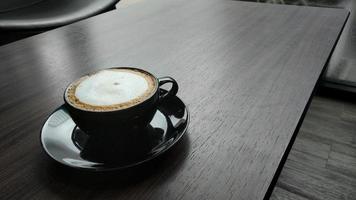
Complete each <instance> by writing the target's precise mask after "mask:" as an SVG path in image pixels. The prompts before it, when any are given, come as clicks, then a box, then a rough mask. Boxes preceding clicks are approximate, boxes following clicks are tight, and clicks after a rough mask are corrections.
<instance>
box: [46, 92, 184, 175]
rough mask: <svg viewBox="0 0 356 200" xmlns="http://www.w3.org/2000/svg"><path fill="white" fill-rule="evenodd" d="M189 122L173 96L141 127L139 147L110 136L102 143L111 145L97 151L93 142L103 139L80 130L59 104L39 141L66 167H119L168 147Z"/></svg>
mask: <svg viewBox="0 0 356 200" xmlns="http://www.w3.org/2000/svg"><path fill="white" fill-rule="evenodd" d="M188 123H189V113H188V110H187V108H186V106H185V104H184V103H183V102H182V101H181V100H180V99H179V98H178V97H173V98H171V99H169V100H167V101H165V102H162V103H161V104H160V106H159V107H158V110H157V112H156V114H155V116H154V118H153V119H152V121H151V122H150V124H149V126H148V127H147V128H146V129H144V130H142V133H143V134H142V135H145V136H146V137H141V141H138V142H144V144H145V145H143V146H142V148H137V147H136V148H135V149H129V148H127V147H124V148H123V147H122V146H121V147H120V143H116V142H115V140H110V139H109V140H106V142H107V141H112V142H108V143H105V145H104V146H109V147H110V148H107V149H108V150H107V151H105V150H104V151H103V152H105V153H104V154H103V153H101V154H98V153H97V152H98V151H97V150H95V151H93V150H92V149H97V148H95V146H97V144H100V142H102V139H101V138H102V137H101V138H99V137H98V138H95V136H88V135H87V134H85V133H84V132H83V131H81V130H80V129H79V128H78V127H77V126H76V125H75V123H74V122H73V120H72V119H71V117H70V115H69V114H68V112H67V110H66V108H65V107H64V106H61V107H59V108H58V109H57V110H56V111H55V112H54V113H52V114H51V115H50V117H49V118H48V119H47V121H46V122H45V124H44V125H43V127H42V131H41V143H42V147H43V149H44V150H45V152H46V153H47V154H48V155H49V156H50V157H51V158H53V159H54V160H55V161H57V162H59V163H61V164H63V165H66V166H68V167H72V168H76V169H83V170H90V171H110V170H118V169H123V168H128V167H132V166H135V165H138V164H140V163H143V162H146V161H149V160H151V159H153V158H155V157H157V156H158V155H160V154H162V153H163V152H165V151H167V150H168V149H169V148H170V147H172V146H173V145H174V144H175V143H177V141H179V139H180V138H181V137H182V136H183V135H184V133H185V132H186V130H187V127H188ZM140 134H141V133H140ZM124 142H126V141H124ZM127 142H130V141H127ZM110 143H111V144H110ZM93 146H94V147H93ZM135 146H140V145H135ZM140 147H141V146H140Z"/></svg>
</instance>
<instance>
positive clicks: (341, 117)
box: [270, 89, 356, 200]
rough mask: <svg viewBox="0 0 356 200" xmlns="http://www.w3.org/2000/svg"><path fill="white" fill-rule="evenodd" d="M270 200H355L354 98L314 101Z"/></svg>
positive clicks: (329, 93)
mask: <svg viewBox="0 0 356 200" xmlns="http://www.w3.org/2000/svg"><path fill="white" fill-rule="evenodd" d="M336 97H337V98H336ZM270 199H272V200H282V199H283V200H307V199H310V200H329V199H347V200H350V199H355V200H356V95H355V94H351V93H345V92H340V91H333V90H330V89H322V90H321V91H320V92H318V94H317V95H316V96H315V97H314V98H313V100H312V103H311V105H310V108H309V110H308V112H307V115H306V117H305V119H304V122H303V124H302V127H301V129H300V131H299V133H298V136H297V138H296V141H295V143H294V145H293V147H292V150H291V152H290V154H289V156H288V159H287V161H286V163H285V165H284V167H283V170H282V172H281V175H280V176H279V179H278V181H277V184H276V187H275V188H274V191H273V193H272V196H271V198H270Z"/></svg>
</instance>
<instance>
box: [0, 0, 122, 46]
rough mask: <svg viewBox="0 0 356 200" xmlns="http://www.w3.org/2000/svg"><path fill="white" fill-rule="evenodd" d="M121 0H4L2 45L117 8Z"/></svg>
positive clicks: (0, 26)
mask: <svg viewBox="0 0 356 200" xmlns="http://www.w3.org/2000/svg"><path fill="white" fill-rule="evenodd" d="M118 1H119V0H1V1H0V38H1V39H0V45H1V44H5V43H8V42H11V41H14V40H17V39H20V38H23V37H27V36H30V35H34V34H37V33H40V32H43V31H46V30H50V29H53V28H57V27H60V26H63V25H67V24H70V23H73V22H76V21H79V20H82V19H85V18H88V17H91V16H94V15H97V14H100V13H103V12H107V11H109V10H113V9H115V4H116V3H117V2H118Z"/></svg>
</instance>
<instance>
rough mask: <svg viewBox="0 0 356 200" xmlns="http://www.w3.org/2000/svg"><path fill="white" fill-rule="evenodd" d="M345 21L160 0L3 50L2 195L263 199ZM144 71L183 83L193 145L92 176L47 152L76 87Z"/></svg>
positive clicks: (327, 13)
mask: <svg viewBox="0 0 356 200" xmlns="http://www.w3.org/2000/svg"><path fill="white" fill-rule="evenodd" d="M347 15H348V13H347V12H346V11H344V10H341V9H325V8H323V9H321V8H301V7H294V6H275V5H261V4H255V3H248V2H236V1H216V0H207V1H206V0H205V1H202V0H195V1H189V2H187V1H182V0H174V1H173V0H168V1H167V0H166V1H163V0H152V1H145V2H144V3H137V4H133V5H131V6H128V7H127V8H125V9H119V10H118V11H117V12H116V11H115V12H110V13H106V14H103V15H100V16H97V17H94V18H91V19H89V20H84V21H82V22H79V23H75V24H73V25H69V26H67V27H63V28H60V29H57V30H54V31H50V32H47V33H43V34H40V35H38V36H34V37H32V38H29V39H26V40H22V41H19V42H16V43H13V44H9V45H5V46H3V47H2V48H0V80H1V84H0V90H1V96H0V102H1V104H0V122H1V123H0V130H1V133H0V152H1V153H0V165H1V166H0V199H7V198H12V199H21V198H22V199H89V198H92V199H95V198H98V199H253V200H255V199H263V198H264V196H265V193H266V191H267V189H268V187H269V185H270V183H271V180H272V178H273V176H274V174H275V172H276V169H277V167H278V165H279V163H280V161H281V158H282V156H283V154H284V151H285V149H286V147H287V145H288V143H289V141H290V138H291V137H292V134H293V133H294V131H295V129H296V127H297V124H298V122H299V121H300V120H301V116H302V113H303V110H304V108H305V106H306V104H307V102H308V99H309V98H310V96H311V94H312V91H313V89H314V87H315V84H316V82H317V80H318V77H319V76H320V73H321V71H322V69H323V67H324V65H325V63H326V60H327V58H328V56H329V54H330V52H331V49H332V47H333V45H334V44H335V42H336V39H337V36H338V34H339V33H340V31H341V28H342V26H343V23H344V21H345V19H346V17H347ZM112 66H135V67H141V68H143V69H146V70H148V71H151V72H152V73H154V74H155V75H157V76H163V75H169V76H172V77H174V78H175V79H176V80H177V81H178V83H179V85H180V91H179V92H178V95H179V96H180V97H181V98H182V99H183V100H184V101H185V102H186V103H187V105H188V107H189V109H190V112H191V124H190V125H189V130H188V137H187V138H185V139H184V141H182V142H181V143H180V144H178V145H177V146H176V147H175V148H174V149H172V151H170V152H168V153H167V154H165V155H164V156H162V157H160V158H159V159H157V160H156V161H154V162H150V163H148V164H146V165H143V166H140V167H137V168H134V169H130V170H127V171H123V172H117V173H111V174H85V173H81V172H77V171H73V170H70V169H67V168H62V167H59V166H57V165H55V164H54V163H52V162H50V159H49V158H47V157H46V156H45V154H44V153H43V152H42V150H41V147H40V144H39V132H40V129H41V126H42V123H43V122H44V120H45V118H46V117H47V116H48V115H49V114H50V113H51V112H52V111H53V110H54V109H55V108H56V107H58V106H59V105H60V104H62V103H63V100H62V93H63V91H64V88H65V87H66V85H67V84H69V83H70V82H71V81H73V80H74V79H76V78H78V77H80V76H82V75H83V74H85V73H88V72H92V71H94V70H98V69H102V68H106V67H112Z"/></svg>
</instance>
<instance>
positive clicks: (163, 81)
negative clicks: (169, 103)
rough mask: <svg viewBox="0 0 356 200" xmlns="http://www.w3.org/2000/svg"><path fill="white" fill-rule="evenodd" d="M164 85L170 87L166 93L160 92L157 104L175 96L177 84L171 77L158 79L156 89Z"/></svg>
mask: <svg viewBox="0 0 356 200" xmlns="http://www.w3.org/2000/svg"><path fill="white" fill-rule="evenodd" d="M166 83H171V84H172V87H171V89H170V90H169V91H168V92H167V93H162V90H160V92H159V103H160V102H162V101H163V100H164V99H167V98H171V97H173V96H175V95H176V94H177V92H178V84H177V82H176V80H174V79H173V78H172V77H169V76H166V77H161V78H158V87H160V86H162V85H164V84H166ZM159 89H160V88H159Z"/></svg>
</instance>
